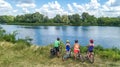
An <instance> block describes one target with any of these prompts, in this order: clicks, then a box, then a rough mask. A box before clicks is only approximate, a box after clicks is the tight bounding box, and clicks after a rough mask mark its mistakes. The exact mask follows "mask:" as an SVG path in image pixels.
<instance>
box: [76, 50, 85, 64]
mask: <svg viewBox="0 0 120 67" xmlns="http://www.w3.org/2000/svg"><path fill="white" fill-rule="evenodd" d="M77 59H79V60H81V62H82V63H83V62H84V58H83V56H82V54H81V53H80V52H78V53H77Z"/></svg>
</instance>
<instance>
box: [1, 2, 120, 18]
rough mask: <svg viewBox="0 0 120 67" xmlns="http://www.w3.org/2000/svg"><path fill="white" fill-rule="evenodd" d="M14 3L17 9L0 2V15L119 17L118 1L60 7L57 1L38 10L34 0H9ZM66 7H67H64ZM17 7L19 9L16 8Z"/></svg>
mask: <svg viewBox="0 0 120 67" xmlns="http://www.w3.org/2000/svg"><path fill="white" fill-rule="evenodd" d="M11 1H14V2H15V3H14V4H15V5H14V4H13V3H11V2H10V3H11V4H12V5H14V6H16V7H17V8H15V9H14V7H12V6H11V4H10V3H9V2H7V1H6V0H0V14H7V15H8V14H14V15H16V14H25V13H32V12H35V11H37V12H40V13H42V14H44V15H47V16H49V17H50V18H51V17H54V16H55V15H56V14H60V15H63V14H70V15H71V14H74V13H78V14H80V15H81V14H82V13H83V12H88V13H89V14H90V15H95V16H96V17H100V16H108V17H115V16H120V0H107V1H106V2H104V3H103V4H101V3H100V0H90V2H88V3H83V4H79V3H76V2H74V3H68V4H65V5H60V4H59V3H58V1H53V2H48V3H46V4H43V5H42V6H41V7H40V8H36V6H37V4H35V0H11ZM65 6H67V7H65ZM18 7H19V8H18Z"/></svg>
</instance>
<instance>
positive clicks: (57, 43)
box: [54, 38, 60, 57]
mask: <svg viewBox="0 0 120 67" xmlns="http://www.w3.org/2000/svg"><path fill="white" fill-rule="evenodd" d="M59 46H60V38H57V40H56V41H55V43H54V48H55V50H56V52H57V56H58V57H59Z"/></svg>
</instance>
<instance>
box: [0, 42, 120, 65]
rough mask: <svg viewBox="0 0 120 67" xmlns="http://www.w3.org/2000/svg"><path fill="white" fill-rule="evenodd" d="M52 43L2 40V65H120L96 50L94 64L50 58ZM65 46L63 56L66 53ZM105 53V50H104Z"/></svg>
mask: <svg viewBox="0 0 120 67" xmlns="http://www.w3.org/2000/svg"><path fill="white" fill-rule="evenodd" d="M51 48H52V45H48V46H37V45H26V44H25V43H24V42H17V43H11V42H6V41H1V42H0V67H120V64H119V63H120V61H119V60H116V61H115V60H112V59H111V58H112V57H111V58H107V57H106V55H104V54H102V57H103V58H101V55H100V54H99V53H97V52H96V54H95V62H94V63H93V64H91V63H89V62H87V61H85V62H84V63H82V62H80V61H79V60H76V61H75V60H74V58H73V57H72V58H69V59H68V60H67V61H64V62H63V61H62V58H61V57H59V58H57V57H54V58H50V56H49V50H50V49H51ZM64 50H65V49H64V48H63V52H62V54H61V56H62V55H63V53H64ZM103 53H104V51H103ZM83 54H84V53H83Z"/></svg>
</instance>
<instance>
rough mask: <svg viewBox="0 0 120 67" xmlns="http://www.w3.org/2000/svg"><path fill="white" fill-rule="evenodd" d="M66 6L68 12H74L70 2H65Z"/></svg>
mask: <svg viewBox="0 0 120 67" xmlns="http://www.w3.org/2000/svg"><path fill="white" fill-rule="evenodd" d="M67 7H68V10H69V11H70V12H74V10H73V8H72V6H71V5H70V4H67Z"/></svg>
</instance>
